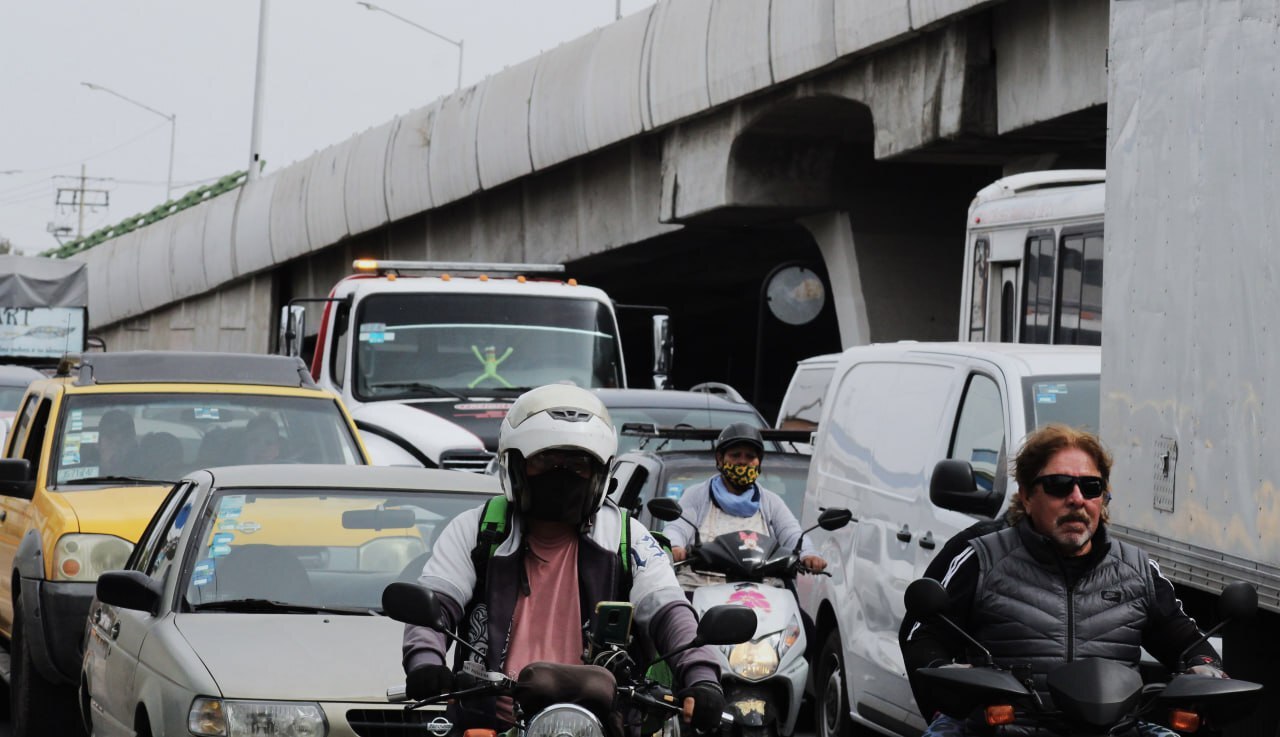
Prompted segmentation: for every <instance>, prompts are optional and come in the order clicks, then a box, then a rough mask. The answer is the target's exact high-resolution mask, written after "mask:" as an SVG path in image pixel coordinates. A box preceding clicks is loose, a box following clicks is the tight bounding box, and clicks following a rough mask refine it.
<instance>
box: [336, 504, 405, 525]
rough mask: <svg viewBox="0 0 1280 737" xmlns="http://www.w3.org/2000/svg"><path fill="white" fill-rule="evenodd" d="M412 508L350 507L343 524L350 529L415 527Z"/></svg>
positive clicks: (344, 513) (344, 515)
mask: <svg viewBox="0 0 1280 737" xmlns="http://www.w3.org/2000/svg"><path fill="white" fill-rule="evenodd" d="M413 521H414V515H413V510H412V509H348V510H347V511H345V512H343V513H342V526H343V528H345V529H348V530H386V529H396V528H405V527H413Z"/></svg>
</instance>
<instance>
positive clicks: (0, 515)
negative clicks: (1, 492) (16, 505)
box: [0, 509, 9, 522]
mask: <svg viewBox="0 0 1280 737" xmlns="http://www.w3.org/2000/svg"><path fill="white" fill-rule="evenodd" d="M7 519H9V510H7V509H0V522H4V521H5V520H7Z"/></svg>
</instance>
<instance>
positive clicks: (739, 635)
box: [697, 604, 758, 645]
mask: <svg viewBox="0 0 1280 737" xmlns="http://www.w3.org/2000/svg"><path fill="white" fill-rule="evenodd" d="M757 626H758V622H757V620H756V613H755V611H754V610H752V609H749V608H747V607H744V606H737V605H735V604H720V605H719V606H713V607H711V608H710V609H708V610H707V611H706V612H705V613H703V615H702V621H700V622H698V637H697V639H698V640H701V641H702V642H701V644H703V645H737V644H738V643H740V642H746V641H747V640H750V639H751V638H752V637H754V636H755V634H756V627H757Z"/></svg>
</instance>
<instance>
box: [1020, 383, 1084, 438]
mask: <svg viewBox="0 0 1280 737" xmlns="http://www.w3.org/2000/svg"><path fill="white" fill-rule="evenodd" d="M1022 390H1023V392H1024V397H1023V404H1025V405H1026V407H1027V427H1029V428H1034V427H1040V426H1041V425H1044V424H1047V423H1050V422H1059V423H1062V424H1064V425H1069V426H1071V427H1079V428H1084V429H1086V430H1088V431H1090V432H1095V433H1096V432H1097V431H1098V411H1099V406H1100V396H1099V388H1098V377H1097V376H1029V377H1027V378H1025V379H1023V380H1022Z"/></svg>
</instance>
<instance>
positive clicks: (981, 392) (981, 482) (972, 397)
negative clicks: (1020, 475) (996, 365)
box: [947, 374, 1004, 491]
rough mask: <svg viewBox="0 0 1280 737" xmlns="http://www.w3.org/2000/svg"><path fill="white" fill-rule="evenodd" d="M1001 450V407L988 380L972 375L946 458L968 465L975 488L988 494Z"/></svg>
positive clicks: (984, 377)
mask: <svg viewBox="0 0 1280 737" xmlns="http://www.w3.org/2000/svg"><path fill="white" fill-rule="evenodd" d="M1003 448H1004V403H1003V402H1001V401H1000V388H999V386H997V385H996V382H995V381H994V380H992V379H991V377H989V376H986V375H985V374H973V375H972V376H970V377H969V386H967V387H966V388H965V391H964V399H963V400H962V401H961V403H960V414H959V416H958V418H957V420H956V432H955V437H954V438H952V441H951V450H950V451H949V452H948V453H947V458H951V459H954V460H960V461H968V462H969V463H970V465H972V466H973V475H974V478H975V479H976V480H977V482H978V487H979V488H981V489H985V490H987V491H990V490H991V489H993V488H994V487H995V482H996V478H997V476H998V474H999V472H1000V470H999V469H1000V466H999V464H1000V455H1001V450H1002V449H1003Z"/></svg>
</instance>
